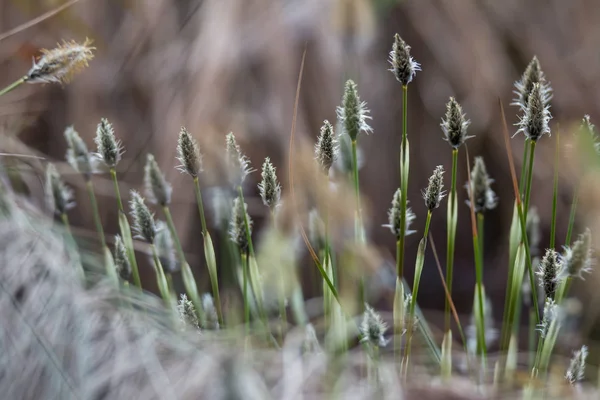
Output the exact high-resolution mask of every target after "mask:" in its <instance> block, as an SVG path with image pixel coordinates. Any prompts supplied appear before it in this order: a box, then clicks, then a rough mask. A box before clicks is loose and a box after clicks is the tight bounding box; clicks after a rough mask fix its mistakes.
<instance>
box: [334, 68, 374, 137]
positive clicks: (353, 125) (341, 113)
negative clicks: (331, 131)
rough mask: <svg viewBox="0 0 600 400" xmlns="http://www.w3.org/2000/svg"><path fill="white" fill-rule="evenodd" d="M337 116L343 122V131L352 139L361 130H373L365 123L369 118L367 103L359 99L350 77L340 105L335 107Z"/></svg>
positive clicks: (356, 88)
mask: <svg viewBox="0 0 600 400" xmlns="http://www.w3.org/2000/svg"><path fill="white" fill-rule="evenodd" d="M337 116H338V119H339V120H340V121H341V122H342V124H343V127H344V132H346V133H347V134H348V136H350V139H351V140H352V141H355V140H356V139H357V137H358V134H359V133H360V132H361V131H362V132H365V133H367V134H368V133H369V132H372V131H373V129H372V128H371V127H370V126H369V125H368V124H367V120H368V119H371V117H370V116H369V110H368V109H367V103H365V102H364V101H360V97H359V96H358V87H357V86H356V83H354V81H352V80H350V79H349V80H348V81H347V82H346V86H345V88H344V97H343V98H342V105H341V106H340V107H338V108H337Z"/></svg>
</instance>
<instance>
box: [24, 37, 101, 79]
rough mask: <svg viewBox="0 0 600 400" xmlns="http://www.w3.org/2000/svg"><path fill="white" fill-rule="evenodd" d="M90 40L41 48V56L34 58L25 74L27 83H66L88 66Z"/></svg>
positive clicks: (90, 48) (90, 51)
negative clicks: (48, 48) (53, 47)
mask: <svg viewBox="0 0 600 400" xmlns="http://www.w3.org/2000/svg"><path fill="white" fill-rule="evenodd" d="M91 44H92V42H91V40H88V39H86V40H85V42H84V43H83V44H78V43H76V42H74V41H70V42H64V41H63V44H62V45H61V44H59V45H58V46H57V47H56V48H55V49H52V50H46V49H42V56H41V57H40V58H38V59H37V60H34V62H33V66H32V67H31V69H30V70H29V72H28V73H27V75H26V76H25V82H29V83H61V84H66V83H69V82H70V81H71V79H72V78H73V76H74V75H75V74H76V73H78V72H80V71H81V70H82V69H84V68H85V67H87V66H88V61H90V60H91V59H92V58H94V54H93V52H92V50H95V49H96V48H95V47H90V45H91Z"/></svg>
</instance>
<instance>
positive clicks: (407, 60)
mask: <svg viewBox="0 0 600 400" xmlns="http://www.w3.org/2000/svg"><path fill="white" fill-rule="evenodd" d="M390 64H392V68H391V69H390V71H392V72H393V73H394V75H395V76H396V79H397V80H398V82H400V83H401V84H402V86H406V85H408V84H409V83H410V82H412V80H413V78H414V76H415V74H416V73H417V71H420V70H421V65H420V64H419V63H418V62H416V61H415V60H414V59H413V58H412V57H411V55H410V46H409V45H407V44H406V42H405V41H404V40H402V38H401V37H400V35H398V34H397V33H396V34H395V35H394V44H393V46H392V51H390Z"/></svg>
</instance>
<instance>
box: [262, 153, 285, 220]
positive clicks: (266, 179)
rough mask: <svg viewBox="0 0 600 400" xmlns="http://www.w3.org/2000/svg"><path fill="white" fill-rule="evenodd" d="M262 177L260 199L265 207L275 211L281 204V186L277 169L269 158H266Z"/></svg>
mask: <svg viewBox="0 0 600 400" xmlns="http://www.w3.org/2000/svg"><path fill="white" fill-rule="evenodd" d="M261 177H262V180H261V181H260V183H259V184H258V190H259V192H260V197H261V198H262V201H263V203H264V205H265V206H267V207H269V208H270V209H271V210H274V209H275V208H276V207H277V206H278V205H279V204H280V203H281V185H279V181H278V180H277V173H276V169H275V167H274V166H273V164H272V163H271V159H270V158H269V157H267V158H265V162H264V163H263V166H262V173H261Z"/></svg>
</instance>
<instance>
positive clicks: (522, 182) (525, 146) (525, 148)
mask: <svg viewBox="0 0 600 400" xmlns="http://www.w3.org/2000/svg"><path fill="white" fill-rule="evenodd" d="M529 143H530V142H529V139H525V143H523V165H522V166H521V180H520V181H519V193H520V194H521V196H523V193H524V191H525V187H524V186H525V179H526V178H527V176H526V175H525V174H526V172H527V163H528V159H527V155H528V154H529ZM521 198H522V197H521Z"/></svg>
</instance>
